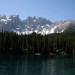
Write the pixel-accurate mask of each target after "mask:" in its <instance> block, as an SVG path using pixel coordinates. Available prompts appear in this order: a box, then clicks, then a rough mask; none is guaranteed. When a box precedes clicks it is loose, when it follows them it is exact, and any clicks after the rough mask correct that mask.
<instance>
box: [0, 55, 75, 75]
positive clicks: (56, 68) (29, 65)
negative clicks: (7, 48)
mask: <svg viewBox="0 0 75 75" xmlns="http://www.w3.org/2000/svg"><path fill="white" fill-rule="evenodd" d="M0 75H75V57H74V56H47V55H41V56H35V55H28V56H27V55H4V54H1V55H0Z"/></svg>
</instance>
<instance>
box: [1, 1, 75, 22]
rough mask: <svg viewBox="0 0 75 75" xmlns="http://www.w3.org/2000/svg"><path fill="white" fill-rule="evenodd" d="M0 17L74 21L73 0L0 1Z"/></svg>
mask: <svg viewBox="0 0 75 75" xmlns="http://www.w3.org/2000/svg"><path fill="white" fill-rule="evenodd" d="M0 15H19V17H20V18H21V19H22V20H24V19H26V18H27V17H28V16H31V17H33V16H36V17H43V18H46V19H48V20H50V21H60V20H68V19H69V20H70V19H72V20H75V0H0Z"/></svg>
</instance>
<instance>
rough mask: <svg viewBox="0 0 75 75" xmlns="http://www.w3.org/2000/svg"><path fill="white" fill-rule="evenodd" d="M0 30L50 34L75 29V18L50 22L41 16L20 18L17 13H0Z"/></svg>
mask: <svg viewBox="0 0 75 75" xmlns="http://www.w3.org/2000/svg"><path fill="white" fill-rule="evenodd" d="M0 31H10V32H16V33H18V34H21V33H22V34H30V33H32V32H36V33H38V34H42V35H45V34H51V33H61V32H70V31H71V32H72V31H75V20H65V21H59V22H51V21H49V20H47V19H45V18H42V17H38V18H37V17H35V16H34V17H30V16H28V17H27V19H25V20H21V19H20V18H19V15H11V16H6V15H0Z"/></svg>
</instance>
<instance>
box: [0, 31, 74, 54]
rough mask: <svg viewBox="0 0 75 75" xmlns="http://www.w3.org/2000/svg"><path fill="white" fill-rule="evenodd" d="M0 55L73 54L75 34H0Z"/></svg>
mask: <svg viewBox="0 0 75 75" xmlns="http://www.w3.org/2000/svg"><path fill="white" fill-rule="evenodd" d="M0 53H16V54H21V53H24V54H35V53H41V54H57V55H58V54H75V32H73V33H54V34H49V35H41V34H36V33H32V34H28V35H27V34H26V35H18V34H16V33H13V32H0Z"/></svg>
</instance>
